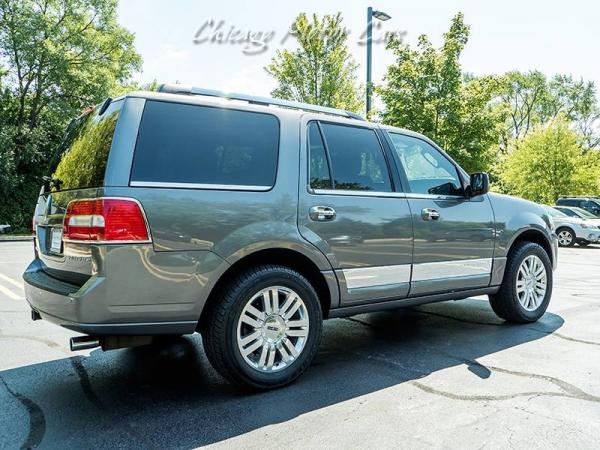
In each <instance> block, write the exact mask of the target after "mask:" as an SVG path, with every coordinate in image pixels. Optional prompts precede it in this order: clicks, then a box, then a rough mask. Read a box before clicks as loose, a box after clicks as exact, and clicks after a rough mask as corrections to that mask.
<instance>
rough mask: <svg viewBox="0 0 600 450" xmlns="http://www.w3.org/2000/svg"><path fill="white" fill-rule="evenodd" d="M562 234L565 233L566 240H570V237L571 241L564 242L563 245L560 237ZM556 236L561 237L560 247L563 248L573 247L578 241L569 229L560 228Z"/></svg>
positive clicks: (559, 240)
mask: <svg viewBox="0 0 600 450" xmlns="http://www.w3.org/2000/svg"><path fill="white" fill-rule="evenodd" d="M562 233H564V237H565V239H569V236H570V240H569V241H568V242H565V241H564V240H563V243H562V244H561V239H560V237H561V234H562ZM556 235H557V236H558V237H559V239H558V245H559V246H561V247H573V246H574V245H575V241H576V240H577V239H576V236H575V232H574V231H573V230H572V229H570V228H568V227H561V228H559V229H558V230H556Z"/></svg>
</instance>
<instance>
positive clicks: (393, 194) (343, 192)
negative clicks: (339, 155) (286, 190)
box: [309, 189, 406, 198]
mask: <svg viewBox="0 0 600 450" xmlns="http://www.w3.org/2000/svg"><path fill="white" fill-rule="evenodd" d="M309 192H311V193H312V194H317V195H343V196H352V197H392V198H405V197H406V194H405V193H404V192H378V191H354V190H349V189H311V190H309Z"/></svg>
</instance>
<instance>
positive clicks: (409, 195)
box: [406, 192, 469, 200]
mask: <svg viewBox="0 0 600 450" xmlns="http://www.w3.org/2000/svg"><path fill="white" fill-rule="evenodd" d="M406 198H408V199H425V200H468V199H469V198H468V197H465V196H464V195H433V194H419V193H412V192H407V193H406Z"/></svg>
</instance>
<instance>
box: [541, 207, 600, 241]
mask: <svg viewBox="0 0 600 450" xmlns="http://www.w3.org/2000/svg"><path fill="white" fill-rule="evenodd" d="M548 214H550V215H551V216H552V219H553V221H554V227H555V229H556V235H557V236H558V245H559V246H561V247H573V246H574V245H575V244H579V245H580V246H581V247H586V246H588V245H589V244H597V243H600V228H598V224H596V223H590V222H589V221H588V220H585V219H581V218H579V217H569V216H567V215H566V214H565V213H563V212H561V211H558V210H557V209H555V208H548Z"/></svg>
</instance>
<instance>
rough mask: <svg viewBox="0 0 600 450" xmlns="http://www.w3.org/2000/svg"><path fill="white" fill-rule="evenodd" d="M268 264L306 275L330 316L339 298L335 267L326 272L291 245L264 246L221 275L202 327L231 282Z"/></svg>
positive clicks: (206, 306)
mask: <svg viewBox="0 0 600 450" xmlns="http://www.w3.org/2000/svg"><path fill="white" fill-rule="evenodd" d="M264 264H273V265H281V266H286V267H289V268H291V269H294V270H296V271H298V272H299V273H300V274H302V275H304V276H305V277H306V278H307V279H308V281H309V282H310V283H311V284H312V286H313V287H314V288H315V290H316V291H317V295H318V297H319V302H320V303H321V309H322V311H323V318H327V317H328V316H329V310H330V309H331V306H332V304H333V305H336V304H337V303H338V302H339V290H338V287H337V279H336V278H335V274H334V272H333V270H332V271H326V272H325V273H324V272H323V271H321V270H320V269H319V267H318V266H317V264H316V263H315V262H314V261H313V260H312V259H311V258H309V257H308V256H306V255H305V254H304V253H302V252H299V251H297V250H292V249H289V248H272V249H261V250H257V251H255V252H252V253H249V254H246V255H244V256H243V257H241V258H239V259H237V260H236V261H235V262H234V263H233V264H232V265H231V266H230V267H229V268H228V269H227V270H226V271H225V272H224V273H223V274H222V275H221V276H220V277H219V279H218V281H217V282H216V283H215V285H214V286H213V287H212V289H211V291H210V294H209V295H208V297H207V299H206V302H205V304H204V307H203V309H202V312H201V314H200V318H199V320H198V325H199V327H202V325H203V321H204V320H206V317H207V316H208V313H207V311H208V310H209V309H210V308H211V306H212V305H214V304H215V302H217V301H218V300H219V298H220V295H221V292H222V291H223V289H224V288H225V286H227V284H228V283H229V282H231V281H232V280H233V279H235V278H236V277H237V276H238V275H239V274H241V273H242V272H244V271H245V270H247V269H249V268H251V267H256V266H258V265H264Z"/></svg>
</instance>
